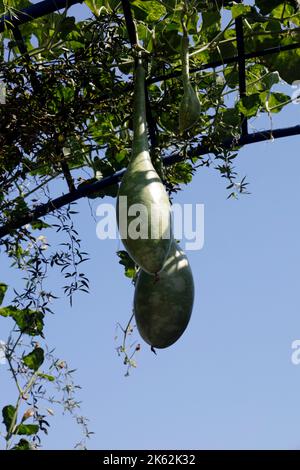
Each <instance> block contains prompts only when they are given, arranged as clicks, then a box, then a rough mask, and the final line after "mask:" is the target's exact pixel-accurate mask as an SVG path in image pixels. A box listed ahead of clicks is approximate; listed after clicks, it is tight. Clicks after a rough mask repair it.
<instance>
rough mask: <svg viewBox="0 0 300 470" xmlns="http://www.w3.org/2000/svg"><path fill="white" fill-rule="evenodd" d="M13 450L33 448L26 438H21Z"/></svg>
mask: <svg viewBox="0 0 300 470" xmlns="http://www.w3.org/2000/svg"><path fill="white" fill-rule="evenodd" d="M11 450H31V447H30V443H29V442H28V441H26V439H20V440H19V442H18V443H17V444H16V445H15V446H14V447H13V448H12V449H11Z"/></svg>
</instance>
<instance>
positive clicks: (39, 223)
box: [30, 219, 51, 230]
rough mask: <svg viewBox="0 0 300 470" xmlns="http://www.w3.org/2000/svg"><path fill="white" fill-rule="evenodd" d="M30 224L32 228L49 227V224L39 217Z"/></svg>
mask: <svg viewBox="0 0 300 470" xmlns="http://www.w3.org/2000/svg"><path fill="white" fill-rule="evenodd" d="M30 225H31V227H32V228H33V229H34V230H42V229H43V228H50V227H51V225H49V224H46V222H43V220H40V219H38V220H35V221H33V222H31V224H30Z"/></svg>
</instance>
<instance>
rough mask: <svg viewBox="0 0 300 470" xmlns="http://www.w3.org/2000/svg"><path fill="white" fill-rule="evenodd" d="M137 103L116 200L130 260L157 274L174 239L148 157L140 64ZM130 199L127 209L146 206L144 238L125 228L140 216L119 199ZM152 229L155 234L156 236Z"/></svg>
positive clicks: (166, 204)
mask: <svg viewBox="0 0 300 470" xmlns="http://www.w3.org/2000/svg"><path fill="white" fill-rule="evenodd" d="M134 95H135V100H134V112H133V122H134V129H133V133H134V134H133V146H132V157H131V161H130V163H129V165H128V167H127V170H126V173H125V175H124V177H123V179H122V182H121V185H120V189H119V194H118V200H117V221H118V227H119V231H120V235H121V239H122V241H123V244H124V246H125V248H126V250H127V251H128V253H129V255H130V256H131V258H132V259H133V260H134V261H135V262H136V264H138V265H139V266H140V267H141V268H142V269H143V270H144V271H146V272H148V273H151V274H155V273H158V272H159V271H160V270H161V269H162V266H163V264H164V261H165V259H166V257H167V255H168V253H169V249H170V246H171V240H172V230H171V207H170V202H169V198H168V195H167V192H166V190H165V187H164V185H163V183H162V181H161V179H160V178H159V176H158V174H157V173H156V171H155V169H154V167H153V165H152V163H151V158H150V154H149V149H148V137H147V124H146V105H145V71H144V69H143V67H142V66H141V65H138V67H137V69H136V74H135V92H134ZM121 196H126V197H127V207H128V209H129V208H130V207H131V206H132V205H133V204H142V205H143V207H145V209H146V211H147V214H148V219H147V222H146V225H147V226H146V227H145V224H144V225H143V229H144V234H145V233H146V237H147V238H146V237H144V238H136V239H134V238H132V237H131V236H130V233H127V232H126V230H125V229H124V228H123V227H124V222H125V227H126V226H127V228H130V226H131V225H130V224H131V222H132V221H134V220H135V219H136V217H139V214H137V215H131V216H130V215H128V213H127V211H126V210H125V209H124V208H123V206H122V204H121V202H120V197H121ZM151 230H152V232H153V230H155V231H156V233H155V234H154V237H153V236H151ZM143 236H144V235H143Z"/></svg>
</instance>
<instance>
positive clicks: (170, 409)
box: [0, 7, 300, 449]
mask: <svg viewBox="0 0 300 470" xmlns="http://www.w3.org/2000/svg"><path fill="white" fill-rule="evenodd" d="M77 8H80V7H77ZM78 11H80V10H78ZM281 88H282V89H285V90H286V91H288V92H289V93H291V92H292V89H291V88H290V87H286V86H281ZM299 116H300V105H299V106H295V105H291V106H289V107H288V109H287V110H285V111H283V112H282V113H281V114H280V115H278V116H276V117H275V118H274V122H273V125H274V127H284V126H288V125H292V124H294V125H295V124H297V123H299ZM252 126H253V128H254V129H255V130H256V129H258V130H259V129H263V128H265V127H270V121H269V119H268V118H267V117H262V118H261V119H260V120H255V122H254V123H252ZM299 144H300V137H292V138H287V139H279V140H277V141H275V142H265V143H261V144H255V145H251V146H248V147H245V148H243V149H242V150H241V151H240V153H239V157H238V160H237V165H236V166H237V169H238V172H239V174H240V175H241V176H244V175H247V179H248V181H249V182H250V186H249V190H250V191H251V195H249V196H243V197H241V198H240V199H239V200H237V201H236V200H227V199H226V198H227V195H228V193H227V192H226V190H225V183H224V181H223V180H222V179H221V178H220V176H219V174H218V173H217V172H216V171H215V170H213V168H211V169H200V170H199V171H198V173H197V174H196V175H195V177H194V179H193V182H192V183H191V184H190V185H189V186H188V187H184V188H183V190H182V191H181V192H180V193H178V194H177V195H176V196H175V199H174V202H178V203H193V204H195V203H202V204H204V205H205V245H204V248H203V249H202V250H201V251H196V252H188V256H189V259H190V263H191V266H192V269H193V273H194V280H195V287H196V300H195V305H194V310H193V314H192V318H191V322H190V324H189V327H188V329H187V330H186V332H185V334H184V335H183V336H182V338H181V339H180V340H179V341H178V342H177V343H176V344H175V345H174V346H172V347H170V348H168V349H166V350H161V351H158V355H157V356H155V355H154V354H153V353H152V352H151V351H150V350H149V347H148V346H147V345H146V344H145V343H144V342H142V341H141V344H142V349H141V352H140V353H139V355H138V357H137V360H138V367H137V369H135V370H133V371H132V373H131V375H130V376H129V377H126V378H125V377H124V373H125V372H126V370H125V368H124V366H123V364H122V361H121V359H120V358H118V356H117V354H116V351H115V347H116V346H117V345H118V343H115V341H114V336H115V326H116V323H117V322H120V323H121V324H123V325H125V324H126V322H127V319H128V317H129V316H130V312H131V309H132V298H133V287H132V286H131V284H130V281H129V280H128V279H126V278H125V277H124V275H123V272H122V267H121V266H120V265H119V264H118V259H117V257H116V254H115V252H116V251H117V250H118V249H120V248H121V245H120V242H118V241H100V240H98V239H97V237H96V223H95V221H94V220H93V218H92V217H91V215H90V209H89V206H88V202H87V201H86V200H82V201H80V202H79V203H78V205H77V209H78V211H79V214H78V215H77V216H75V221H76V227H77V229H78V230H79V232H80V235H81V238H82V239H83V241H84V248H85V249H86V251H88V252H89V254H90V258H91V260H90V262H88V263H86V265H85V266H84V269H85V272H86V273H87V275H88V277H89V278H90V280H91V294H90V295H84V294H82V295H78V296H77V297H76V299H75V302H74V306H73V308H72V309H71V308H70V307H69V305H68V302H67V300H66V299H65V298H64V297H63V294H62V293H61V298H60V299H59V300H58V301H57V303H56V305H55V311H56V314H55V315H54V316H50V317H49V318H48V320H47V322H46V337H47V339H48V343H49V344H50V345H55V346H56V353H57V355H59V356H60V357H62V358H63V359H65V360H67V361H68V362H69V364H70V366H71V367H72V368H73V367H74V368H76V369H77V372H76V381H77V382H78V383H79V384H80V385H81V386H82V387H83V388H82V390H81V391H79V393H78V398H79V399H80V400H81V401H82V412H83V414H84V415H85V416H87V417H88V418H89V419H90V428H91V430H92V431H94V432H95V435H94V436H93V438H92V439H91V440H90V443H89V446H88V447H89V448H90V449H108V448H109V449H151V448H152V449H299V448H300V430H299V422H300V398H299V397H300V393H299V392H300V366H295V365H293V364H292V362H291V355H292V349H291V343H292V342H293V341H294V340H295V339H300V299H299V291H300V289H299V284H300V247H299V235H300V216H299V194H298V192H299V189H298V188H299V175H300V158H299ZM110 201H112V200H111V199H110V200H105V201H103V202H110ZM98 203H101V200H100V201H93V207H94V209H96V207H97V205H98ZM3 264H4V266H5V262H4V261H3ZM14 276H15V273H14V271H13V270H10V269H6V270H5V271H2V278H1V281H2V282H7V283H8V284H12V283H13V282H14ZM51 283H52V285H53V286H54V287H56V288H59V285H60V284H59V283H61V279H53V278H52V280H51ZM8 322H9V320H6V321H5V320H1V333H0V339H3V340H5V338H6V332H7V331H8V330H7V327H8ZM134 338H135V339H138V335H137V333H135V334H134ZM7 379H8V375H7V373H6V370H5V366H3V365H0V383H1V396H0V405H1V408H2V406H3V405H5V404H7V402H8V401H9V402H12V403H13V402H14V400H15V398H14V397H15V390H14V389H13V388H12V385H11V383H10V382H8V380H7ZM8 396H9V399H8ZM50 421H51V424H52V426H51V429H50V433H49V436H48V437H45V438H44V440H43V444H44V448H45V449H65V448H72V447H73V445H74V443H75V442H77V441H78V439H79V438H80V434H79V433H78V428H77V427H76V426H75V425H74V423H73V421H72V419H71V418H69V417H68V416H61V414H59V413H57V414H56V415H55V417H54V418H50Z"/></svg>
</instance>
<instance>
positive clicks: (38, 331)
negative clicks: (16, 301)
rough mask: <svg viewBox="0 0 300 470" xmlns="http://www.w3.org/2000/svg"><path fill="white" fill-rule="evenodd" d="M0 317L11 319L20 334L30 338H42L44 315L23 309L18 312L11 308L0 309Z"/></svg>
mask: <svg viewBox="0 0 300 470" xmlns="http://www.w3.org/2000/svg"><path fill="white" fill-rule="evenodd" d="M0 316H2V317H11V318H12V319H13V320H14V321H15V322H16V324H17V325H18V327H19V328H20V331H21V332H22V333H25V334H28V335H30V336H39V335H41V336H42V333H43V327H44V321H43V319H44V315H43V313H42V312H37V311H34V310H29V309H24V310H20V309H18V308H16V307H13V306H8V307H1V308H0Z"/></svg>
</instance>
